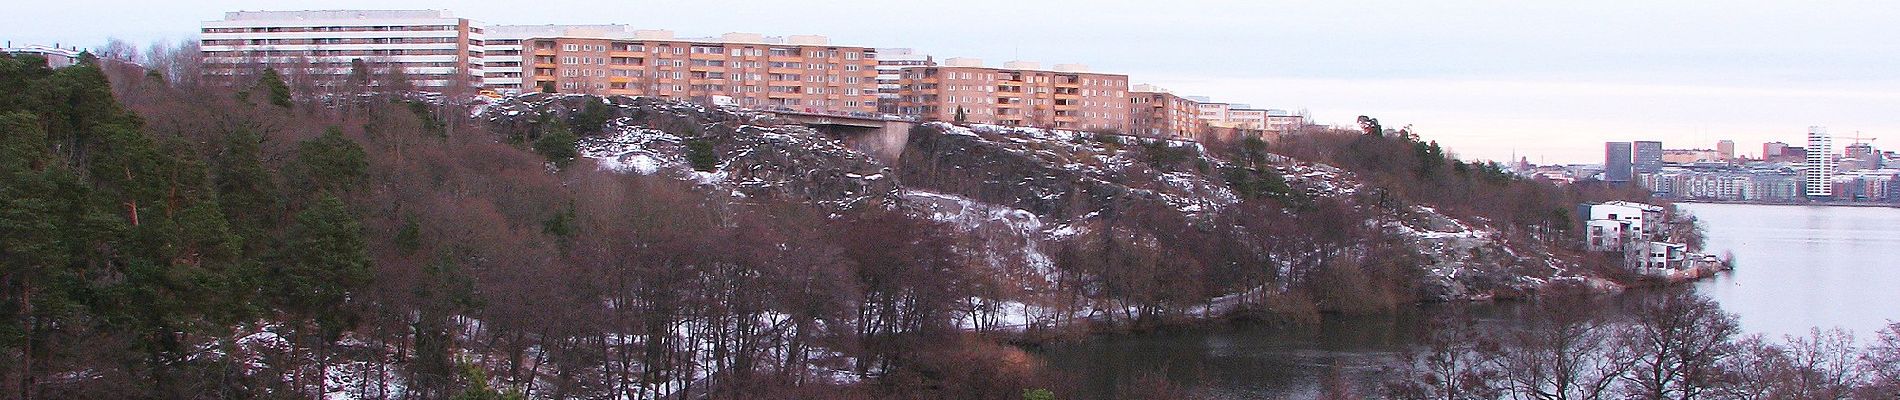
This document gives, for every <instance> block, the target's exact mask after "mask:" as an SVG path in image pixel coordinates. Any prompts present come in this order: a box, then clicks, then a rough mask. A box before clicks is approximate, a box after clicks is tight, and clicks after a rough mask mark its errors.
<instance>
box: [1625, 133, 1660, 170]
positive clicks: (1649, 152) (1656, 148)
mask: <svg viewBox="0 0 1900 400" xmlns="http://www.w3.org/2000/svg"><path fill="white" fill-rule="evenodd" d="M1630 149H1631V151H1632V152H1631V154H1630V165H1631V166H1632V167H1633V168H1635V170H1636V173H1639V174H1640V173H1654V172H1660V171H1662V166H1663V145H1662V142H1654V141H1640V140H1639V141H1635V142H1630Z"/></svg>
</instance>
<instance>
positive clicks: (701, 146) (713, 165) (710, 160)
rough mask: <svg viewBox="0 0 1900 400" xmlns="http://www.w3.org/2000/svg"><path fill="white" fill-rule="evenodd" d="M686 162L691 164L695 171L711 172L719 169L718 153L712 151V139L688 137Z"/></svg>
mask: <svg viewBox="0 0 1900 400" xmlns="http://www.w3.org/2000/svg"><path fill="white" fill-rule="evenodd" d="M686 162H687V163H689V164H692V165H693V170H695V171H701V172H713V171H715V170H718V169H719V153H717V152H714V151H713V144H712V141H710V140H707V139H706V138H703V137H702V138H695V139H688V140H687V141H686Z"/></svg>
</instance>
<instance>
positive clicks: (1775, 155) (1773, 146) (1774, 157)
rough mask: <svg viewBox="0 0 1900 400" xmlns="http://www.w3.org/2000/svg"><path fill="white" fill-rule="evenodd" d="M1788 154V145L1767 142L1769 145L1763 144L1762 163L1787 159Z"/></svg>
mask: <svg viewBox="0 0 1900 400" xmlns="http://www.w3.org/2000/svg"><path fill="white" fill-rule="evenodd" d="M1787 152H1788V144H1787V143H1782V142H1767V143H1762V144H1761V160H1762V161H1767V162H1775V161H1780V160H1781V159H1782V157H1786V155H1787Z"/></svg>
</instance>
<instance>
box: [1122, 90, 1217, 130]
mask: <svg viewBox="0 0 1900 400" xmlns="http://www.w3.org/2000/svg"><path fill="white" fill-rule="evenodd" d="M1128 102H1129V113H1130V115H1129V123H1130V124H1131V125H1132V126H1133V129H1131V131H1130V132H1131V133H1133V134H1135V135H1140V136H1147V137H1156V138H1172V139H1186V140H1200V136H1201V135H1200V134H1201V131H1202V126H1203V125H1205V124H1206V123H1205V122H1202V121H1201V119H1200V117H1199V113H1200V103H1198V102H1195V101H1194V100H1189V99H1187V98H1185V97H1181V96H1176V95H1175V94H1174V93H1172V92H1169V91H1168V90H1167V89H1163V88H1160V87H1157V86H1154V85H1149V84H1139V85H1135V86H1134V87H1133V88H1131V89H1130V90H1129V96H1128Z"/></svg>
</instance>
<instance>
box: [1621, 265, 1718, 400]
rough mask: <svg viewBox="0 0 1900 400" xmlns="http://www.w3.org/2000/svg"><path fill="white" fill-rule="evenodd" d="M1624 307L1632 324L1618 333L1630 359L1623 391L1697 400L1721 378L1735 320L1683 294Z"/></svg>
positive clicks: (1651, 297) (1640, 300) (1648, 298)
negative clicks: (1631, 319) (1628, 371)
mask: <svg viewBox="0 0 1900 400" xmlns="http://www.w3.org/2000/svg"><path fill="white" fill-rule="evenodd" d="M1633 303H1634V304H1632V305H1631V306H1630V307H1629V310H1628V312H1629V314H1630V315H1631V317H1632V318H1633V321H1631V323H1630V324H1629V325H1628V326H1625V327H1624V328H1623V330H1622V332H1619V336H1620V337H1619V338H1618V339H1619V341H1620V346H1621V347H1622V348H1623V349H1622V351H1626V352H1628V353H1629V356H1630V357H1631V369H1630V373H1629V374H1627V375H1626V376H1624V379H1623V381H1624V385H1623V387H1622V389H1623V392H1624V394H1625V395H1626V396H1628V397H1630V398H1636V399H1683V400H1689V399H1699V398H1704V397H1705V394H1707V393H1708V392H1709V391H1710V389H1711V388H1713V387H1715V386H1716V385H1717V384H1718V383H1719V382H1720V380H1721V378H1722V375H1723V371H1722V368H1721V365H1722V363H1723V361H1724V360H1726V359H1727V358H1728V357H1730V356H1731V355H1733V354H1734V353H1735V344H1734V342H1733V338H1734V336H1735V335H1736V333H1737V332H1739V331H1740V330H1741V328H1740V325H1738V324H1737V323H1736V322H1735V316H1734V315H1732V314H1728V313H1726V312H1723V311H1722V309H1721V308H1720V307H1718V306H1717V305H1716V304H1715V302H1714V301H1712V300H1709V299H1708V298H1706V297H1702V296H1700V295H1697V294H1695V293H1694V292H1690V291H1687V290H1676V291H1670V292H1668V293H1661V294H1654V295H1648V296H1641V297H1639V298H1637V299H1635V300H1634V302H1633Z"/></svg>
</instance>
